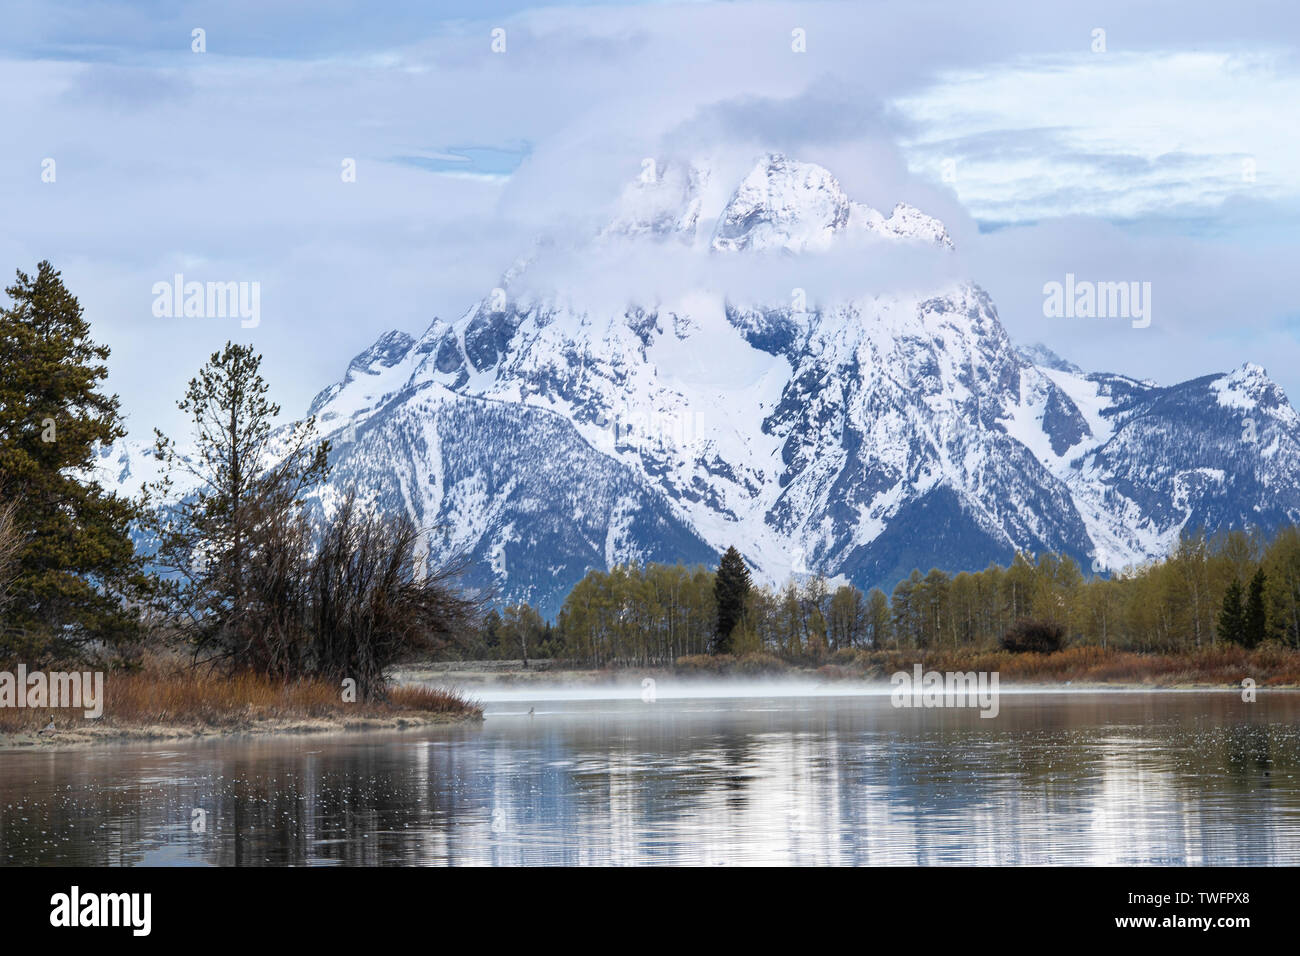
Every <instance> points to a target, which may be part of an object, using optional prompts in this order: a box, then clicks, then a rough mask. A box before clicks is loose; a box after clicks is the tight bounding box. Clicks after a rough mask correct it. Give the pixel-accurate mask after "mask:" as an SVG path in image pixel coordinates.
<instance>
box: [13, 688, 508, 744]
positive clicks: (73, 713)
mask: <svg viewBox="0 0 1300 956" xmlns="http://www.w3.org/2000/svg"><path fill="white" fill-rule="evenodd" d="M104 697H105V700H104V702H103V716H102V717H100V718H96V719H91V718H87V717H85V715H84V712H83V711H81V710H78V709H67V708H64V709H59V710H52V709H50V708H48V707H46V708H30V707H24V708H12V707H10V708H0V751H4V750H13V749H27V748H34V747H39V748H41V749H46V748H51V749H63V748H68V747H79V746H86V745H95V744H103V743H129V742H131V741H148V740H198V739H204V738H212V737H236V736H252V735H259V736H260V735H271V734H275V735H288V734H319V733H340V732H346V731H367V730H405V729H410V728H420V727H431V726H440V725H448V724H455V723H469V722H473V721H478V720H482V718H483V708H482V707H481V706H479V704H478V703H477V702H476V701H474V700H473V699H472V698H470V697H468V696H465V695H463V694H461V693H460V692H458V691H456V690H452V689H446V688H442V687H429V686H412V685H409V684H395V685H394V686H392V687H390V688H389V689H388V691H387V693H386V695H385V696H384V697H383V698H375V699H371V700H366V701H357V702H355V703H346V702H344V701H343V700H342V699H341V695H340V693H339V689H338V688H337V687H336V686H334V685H333V684H331V683H328V682H326V681H324V680H320V679H317V678H303V679H300V680H292V681H284V680H276V679H273V678H269V677H266V676H264V675H260V674H255V673H251V672H245V673H239V674H235V675H233V676H231V677H220V676H216V675H213V676H207V675H204V674H202V673H200V672H196V671H195V670H193V669H192V668H186V669H181V668H175V669H169V670H154V671H145V672H127V671H115V672H110V673H109V674H107V675H105V680H104ZM47 728H48V729H47Z"/></svg>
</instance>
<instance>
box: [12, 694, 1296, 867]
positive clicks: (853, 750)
mask: <svg viewBox="0 0 1300 956" xmlns="http://www.w3.org/2000/svg"><path fill="white" fill-rule="evenodd" d="M618 693H619V694H620V697H619V699H600V697H601V693H600V692H593V691H587V692H584V693H577V694H575V693H570V692H567V691H561V690H556V691H547V690H546V689H544V688H537V689H525V690H522V691H497V692H493V691H491V690H486V691H484V692H482V693H481V694H480V699H481V700H482V701H483V703H484V705H485V712H486V719H485V721H484V722H483V723H482V724H480V725H471V726H459V727H451V728H435V729H426V730H420V731H408V732H403V733H384V734H339V735H329V736H306V737H293V738H279V739H275V738H243V739H225V740H216V741H207V742H198V743H184V744H177V743H167V744H147V745H141V744H133V745H120V746H114V747H110V748H99V749H95V750H69V751H42V752H24V751H8V752H0V864H89V865H118V864H168V865H212V864H219V865H232V864H240V865H267V864H302V865H372V864H406V865H411V864H448V863H451V864H588V863H597V864H607V863H613V864H646V863H649V864H667V863H673V864H683V863H684V864H699V865H709V866H722V865H743V864H847V863H856V864H954V863H977V864H1043V863H1058V864H1059V863H1094V864H1202V863H1205V864H1300V693H1296V692H1286V691H1271V692H1270V691H1267V690H1264V691H1260V692H1259V697H1258V700H1257V701H1256V702H1254V703H1247V702H1244V701H1242V699H1241V696H1240V694H1237V693H1221V692H1206V691H1188V692H1174V691H1164V692H1136V691H1131V692H1130V691H1109V692H1092V693H1086V692H1080V693H1075V692H1044V693H1008V692H1007V691H1006V690H1005V689H1004V690H1003V693H1002V696H1001V705H1000V710H999V713H998V715H997V717H996V718H993V719H986V718H981V717H980V716H979V712H978V711H976V710H966V709H956V708H948V709H895V708H894V707H892V706H891V705H890V701H889V698H888V697H887V696H882V695H849V696H832V695H831V694H830V693H828V692H826V688H825V686H823V687H821V688H811V687H787V688H764V687H756V688H750V689H745V688H735V687H731V688H727V689H725V690H723V689H719V690H717V691H712V692H711V691H707V690H706V691H705V692H704V695H701V693H700V691H699V690H698V689H697V690H696V691H695V692H694V693H693V695H692V696H682V697H674V696H673V695H672V692H671V688H661V691H660V693H659V694H658V695H656V699H655V700H654V701H653V702H646V701H643V700H642V699H641V696H640V692H639V690H638V689H637V688H636V687H628V688H627V689H625V690H623V691H620V692H618ZM714 693H716V694H726V695H727V696H712V694H714ZM530 708H531V709H532V710H533V714H532V715H531V716H530V715H529V713H528V711H529V709H530ZM195 811H199V812H198V813H196V812H195Z"/></svg>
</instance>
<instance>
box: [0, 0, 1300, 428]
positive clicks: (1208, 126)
mask: <svg viewBox="0 0 1300 956" xmlns="http://www.w3.org/2000/svg"><path fill="white" fill-rule="evenodd" d="M1133 6H1134V5H1133V4H1130V3H1106V2H1102V3H1087V4H1074V5H1058V4H1041V3H1002V4H999V3H988V4H978V5H976V4H966V3H956V2H951V3H934V2H924V0H921V2H916V3H909V4H898V3H887V4H879V3H839V2H835V3H759V2H752V3H751V2H730V3H708V2H698V3H587V4H569V5H557V6H541V5H536V4H529V3H523V2H505V0H483V2H476V3H437V4H429V3H393V4H383V5H376V4H373V3H351V2H324V3H313V4H301V3H274V2H256V3H254V2H223V3H211V4H208V3H161V2H160V3H72V2H59V0H54V2H46V0H42V2H39V3H36V2H4V3H2V4H0V22H3V23H4V25H5V29H4V31H3V32H2V33H0V268H3V269H5V270H6V274H11V273H12V270H13V269H14V268H19V267H21V268H23V269H25V270H28V271H30V269H31V268H32V267H33V266H34V265H35V263H36V262H37V261H38V260H39V259H41V258H49V259H51V260H52V261H53V262H55V264H56V265H57V266H58V267H60V268H61V269H63V271H64V274H65V277H66V279H67V280H68V282H69V284H70V285H71V287H72V289H73V291H74V292H75V293H76V294H77V295H78V296H79V297H80V298H81V300H82V303H83V305H84V306H85V307H86V309H87V313H88V315H89V317H90V319H91V321H92V324H93V327H94V329H95V334H96V336H97V337H98V338H99V339H100V340H102V341H104V342H106V343H107V344H109V345H110V346H111V347H112V348H113V350H114V351H113V357H112V360H111V363H110V364H111V370H112V380H111V384H112V386H113V387H114V388H115V389H116V390H117V391H118V392H120V393H121V395H122V398H123V402H124V406H125V409H126V411H127V412H128V414H129V424H130V427H131V429H132V432H133V434H134V435H138V436H140V437H147V435H148V433H149V431H150V429H151V428H152V427H153V426H154V425H163V426H164V427H167V428H171V429H174V428H176V427H177V426H178V424H179V422H178V419H177V417H176V415H175V414H174V412H173V410H172V405H173V403H174V401H175V399H176V398H177V397H179V396H180V394H181V392H182V391H183V389H184V383H185V381H186V380H187V379H188V378H189V377H190V376H191V375H192V374H193V372H194V371H195V369H197V367H198V365H199V364H201V362H202V360H203V358H204V357H205V356H206V355H207V354H208V353H209V352H211V351H212V350H214V349H216V348H217V347H219V346H220V345H221V344H222V343H223V342H224V341H225V340H226V339H227V338H231V337H233V338H236V339H243V340H246V341H248V340H251V341H253V342H254V344H256V345H257V346H258V347H259V348H261V349H262V350H263V351H264V352H265V354H266V356H267V371H268V374H269V375H270V377H271V379H272V383H273V386H274V388H275V393H276V397H277V398H278V399H279V400H280V401H281V403H282V404H283V405H284V407H285V410H286V412H288V413H290V414H298V413H300V412H301V411H302V410H303V409H305V407H306V405H307V403H308V402H309V401H310V398H311V396H312V395H313V394H314V393H315V391H317V390H318V389H319V388H321V387H324V386H325V385H326V384H328V383H329V382H331V381H333V380H335V379H337V378H338V377H339V376H340V375H341V374H342V371H343V369H344V367H345V366H346V363H347V362H348V360H349V359H350V358H351V357H352V356H353V355H354V354H355V353H357V352H358V351H360V350H361V349H362V348H364V347H365V346H366V345H367V344H369V343H370V342H371V341H373V340H374V339H375V338H376V337H377V336H378V335H379V334H380V333H382V332H383V331H385V330H387V329H390V328H400V329H404V330H406V331H409V332H412V333H413V334H418V333H419V332H421V331H423V329H424V328H425V327H426V326H427V325H428V323H429V322H430V321H431V320H432V319H433V318H434V316H443V317H445V318H455V317H457V316H459V315H460V314H461V313H462V312H463V311H464V310H465V309H466V308H467V307H469V306H470V305H471V304H472V303H473V302H474V301H476V300H477V299H478V298H479V297H481V296H482V295H483V294H485V292H486V291H487V290H488V289H490V288H492V287H493V286H494V285H496V284H497V283H498V281H499V276H500V274H501V272H502V270H503V269H505V268H506V267H507V266H508V265H509V264H510V263H511V261H512V260H513V259H514V258H515V257H516V256H518V255H519V254H520V253H522V252H524V251H526V250H527V249H528V247H529V246H530V245H531V244H532V243H533V241H534V240H535V239H536V238H537V237H539V236H542V235H554V234H557V233H559V234H564V233H570V234H572V235H582V234H585V232H586V231H589V230H591V229H593V228H596V227H598V226H599V224H600V223H601V222H602V221H603V218H604V217H606V216H607V215H608V208H609V204H610V203H611V202H612V200H613V199H614V198H615V197H616V196H617V194H618V192H619V190H620V188H621V187H622V185H623V184H624V183H626V182H628V181H630V180H631V179H633V178H634V177H635V176H636V175H637V173H638V172H639V170H640V166H641V161H642V159H643V158H644V157H647V156H669V155H671V156H690V155H692V154H693V153H696V152H698V151H715V152H716V151H719V150H721V151H726V152H728V153H729V154H734V155H737V156H743V155H746V154H757V153H759V152H761V151H764V150H767V149H778V150H781V151H784V152H786V153H787V154H789V155H792V156H795V157H798V158H803V159H807V160H809V161H814V162H820V163H823V164H824V165H826V166H827V167H828V168H830V169H831V170H832V171H833V172H834V173H835V174H836V175H837V176H838V177H839V178H840V179H841V181H842V182H843V183H844V185H845V187H846V189H847V190H848V191H849V192H850V194H851V195H853V196H854V197H855V198H858V199H861V200H863V201H866V202H869V203H871V204H873V205H876V206H879V207H883V208H885V209H886V210H887V209H889V208H891V207H892V206H893V205H894V203H896V202H898V201H900V200H902V201H907V202H909V203H912V204H913V205H915V206H918V207H920V208H921V209H923V210H925V211H927V212H929V213H931V214H933V215H937V216H939V217H940V218H942V219H943V220H944V221H945V222H946V223H947V224H948V226H949V229H950V231H951V232H952V233H953V235H954V238H955V239H956V241H957V246H958V255H959V257H960V261H961V265H962V268H963V269H964V271H965V272H966V273H967V274H968V275H969V276H970V277H971V278H973V279H975V280H976V281H978V282H979V283H980V284H981V285H983V286H984V287H985V288H986V289H988V290H989V292H990V293H991V294H992V296H993V298H994V301H995V302H996V303H997V305H998V308H999V312H1000V314H1001V316H1002V319H1003V321H1004V323H1005V324H1006V326H1007V327H1008V329H1009V331H1010V332H1011V333H1012V335H1013V337H1015V338H1016V339H1018V340H1020V341H1024V342H1026V343H1028V342H1033V341H1043V342H1046V343H1047V344H1048V345H1050V346H1052V347H1053V348H1055V349H1056V350H1057V351H1059V352H1061V353H1062V354H1063V355H1065V356H1066V357H1067V358H1070V359H1072V360H1073V361H1075V362H1077V363H1079V364H1080V365H1083V366H1084V367H1086V368H1092V369H1105V370H1108V371H1118V372H1124V373H1128V374H1132V375H1135V376H1140V377H1151V378H1155V379H1156V380H1159V381H1175V380H1178V379H1182V378H1187V377H1191V376H1194V375H1198V374H1204V373H1207V372H1212V371H1218V370H1223V369H1226V368H1229V367H1232V366H1235V365H1238V364H1240V363H1241V362H1243V361H1247V360H1251V361H1256V362H1259V363H1260V364H1263V365H1264V366H1265V367H1266V368H1268V370H1269V372H1270V373H1271V374H1272V375H1273V376H1274V377H1275V378H1276V379H1278V380H1279V381H1280V382H1281V383H1282V384H1283V385H1284V387H1286V388H1287V390H1288V393H1289V394H1291V395H1292V396H1293V397H1300V347H1298V344H1297V332H1296V327H1297V321H1298V320H1297V316H1298V315H1300V303H1297V297H1296V293H1295V281H1294V279H1293V278H1292V276H1293V274H1294V273H1295V272H1296V266H1295V263H1296V261H1297V253H1298V252H1300V248H1298V247H1300V242H1298V241H1297V236H1298V235H1300V232H1298V231H1297V228H1296V227H1297V225H1300V216H1298V215H1297V212H1298V210H1300V142H1298V141H1300V132H1298V131H1297V130H1300V124H1297V123H1296V121H1295V109H1296V104H1297V103H1300V95H1298V94H1300V60H1298V59H1297V39H1298V36H1300V29H1298V28H1300V14H1298V13H1297V12H1296V11H1294V9H1293V7H1292V5H1290V4H1286V3H1259V4H1254V5H1253V7H1252V11H1253V15H1251V16H1246V15H1244V14H1243V13H1242V12H1241V10H1240V8H1236V7H1232V6H1230V5H1225V4H1219V3H1198V2H1180V3H1172V2H1168V3H1166V2H1157V3H1147V4H1143V5H1141V7H1140V9H1137V10H1134V9H1130V8H1131V7H1133ZM196 28H201V29H203V30H204V31H205V39H206V46H207V49H206V52H204V53H201V54H198V53H194V52H192V49H191V42H192V41H191V36H192V31H193V30H194V29H196ZM496 29H499V30H504V31H505V39H506V49H505V52H503V53H494V52H493V51H492V49H491V44H492V36H493V34H492V31H493V30H496ZM795 29H801V30H804V31H805V33H806V36H807V52H805V53H794V52H793V51H792V50H791V32H792V30H795ZM1098 29H1101V30H1104V31H1105V49H1104V51H1101V50H1098V49H1096V47H1097V34H1096V32H1095V31H1097V30H1098ZM46 159H53V160H55V163H56V170H57V175H56V178H55V181H54V182H52V183H51V182H43V181H42V178H41V173H42V163H43V161H44V160H46ZM345 159H353V160H355V162H356V168H357V181H356V182H354V183H343V182H342V181H341V177H340V174H339V170H340V164H341V163H342V162H343V160H345ZM177 272H181V273H183V274H185V275H186V277H187V278H193V279H198V280H215V281H227V280H246V281H257V282H260V283H261V287H262V300H261V310H262V321H261V324H260V325H259V326H258V327H257V328H256V329H251V330H244V329H240V328H239V326H238V323H237V322H231V321H225V320H220V319H189V320H186V319H160V318H158V317H155V316H154V315H153V314H152V312H151V309H150V304H151V301H152V294H151V289H152V287H153V285H154V283H156V282H157V281H159V280H165V279H169V278H170V277H171V276H173V275H174V274H175V273H177ZM1066 272H1073V273H1075V274H1076V275H1079V276H1081V277H1094V278H1097V279H1103V280H1116V279H1132V280H1141V281H1150V282H1152V285H1153V289H1154V293H1153V300H1154V301H1153V311H1154V321H1153V322H1152V325H1151V327H1150V328H1148V329H1142V330H1134V329H1131V328H1128V327H1127V326H1126V325H1125V324H1123V323H1112V324H1105V323H1097V322H1093V323H1079V322H1074V323H1070V322H1061V321H1055V322H1053V321H1052V320H1048V319H1045V318H1044V317H1043V315H1042V286H1043V284H1044V283H1045V282H1048V281H1052V280H1059V279H1061V278H1062V277H1063V276H1064V274H1065V273H1066Z"/></svg>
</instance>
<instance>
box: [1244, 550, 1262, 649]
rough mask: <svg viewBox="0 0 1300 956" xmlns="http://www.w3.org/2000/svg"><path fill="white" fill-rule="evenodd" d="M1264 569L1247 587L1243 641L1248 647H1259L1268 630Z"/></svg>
mask: <svg viewBox="0 0 1300 956" xmlns="http://www.w3.org/2000/svg"><path fill="white" fill-rule="evenodd" d="M1265 583H1266V580H1265V575H1264V569H1263V568H1260V569H1259V570H1258V571H1256V572H1255V574H1254V576H1253V577H1252V578H1251V579H1250V586H1249V587H1248V588H1247V589H1246V609H1245V612H1244V613H1243V615H1242V628H1241V631H1242V643H1243V644H1245V645H1246V646H1247V647H1258V646H1259V645H1260V644H1261V643H1262V642H1263V640H1264V638H1265V636H1266V632H1267V630H1268V614H1267V612H1266V611H1265V608H1264V585H1265Z"/></svg>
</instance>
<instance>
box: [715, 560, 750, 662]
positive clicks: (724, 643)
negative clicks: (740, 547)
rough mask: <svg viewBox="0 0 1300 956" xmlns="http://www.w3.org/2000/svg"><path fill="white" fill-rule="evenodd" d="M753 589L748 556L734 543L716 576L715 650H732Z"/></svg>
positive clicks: (719, 652) (717, 652)
mask: <svg viewBox="0 0 1300 956" xmlns="http://www.w3.org/2000/svg"><path fill="white" fill-rule="evenodd" d="M749 589H750V579H749V568H747V567H746V566H745V559H744V558H742V557H741V556H740V552H739V551H737V550H736V549H735V548H734V547H731V548H728V549H727V551H726V553H725V554H723V555H722V560H721V561H719V562H718V573H717V575H716V576H715V577H714V579H713V595H714V598H715V599H716V601H717V605H718V621H717V627H716V629H715V630H714V632H713V650H714V653H715V654H727V653H730V652H731V634H732V631H734V630H735V629H736V625H737V624H739V623H740V619H741V617H743V616H744V613H745V601H746V600H747V599H748V597H749Z"/></svg>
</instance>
